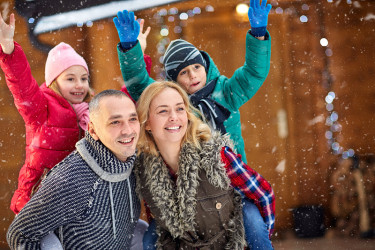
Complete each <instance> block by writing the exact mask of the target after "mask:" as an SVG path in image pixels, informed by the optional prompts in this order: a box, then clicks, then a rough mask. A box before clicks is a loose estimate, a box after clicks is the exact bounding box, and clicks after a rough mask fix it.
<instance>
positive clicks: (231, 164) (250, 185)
mask: <svg viewBox="0 0 375 250" xmlns="http://www.w3.org/2000/svg"><path fill="white" fill-rule="evenodd" d="M221 159H222V161H223V162H224V163H225V169H226V172H227V175H228V177H229V179H230V180H231V183H232V186H233V188H235V189H236V190H238V191H239V192H241V193H242V194H243V195H244V196H246V197H247V198H248V199H250V200H251V201H252V202H254V204H255V205H256V206H257V207H258V209H259V211H260V214H261V215H262V217H263V219H264V222H265V223H266V225H267V228H268V231H269V236H270V237H271V235H272V232H273V229H274V225H275V196H274V193H273V190H272V187H271V185H270V184H269V183H268V182H267V181H266V180H265V179H264V178H263V177H262V176H261V175H260V174H259V173H257V172H256V171H255V170H253V169H252V168H250V167H249V166H248V165H246V164H245V163H244V162H243V161H242V160H241V155H237V154H235V153H234V152H233V151H232V149H231V148H229V147H227V146H225V147H223V148H222V150H221Z"/></svg>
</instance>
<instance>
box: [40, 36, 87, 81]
mask: <svg viewBox="0 0 375 250" xmlns="http://www.w3.org/2000/svg"><path fill="white" fill-rule="evenodd" d="M74 65H80V66H83V67H84V68H85V69H86V70H87V73H89V70H88V67H87V64H86V61H85V59H83V57H82V56H80V55H78V54H77V52H76V51H75V50H74V49H73V48H72V47H71V46H70V45H69V44H66V43H59V44H58V45H56V46H55V47H54V48H52V49H51V50H50V51H49V52H48V57H47V61H46V71H45V77H46V85H47V87H48V86H49V85H50V84H51V83H52V82H53V81H54V80H55V79H56V78H57V77H58V76H59V75H60V74H61V73H62V72H64V71H65V70H66V69H67V68H69V67H71V66H74Z"/></svg>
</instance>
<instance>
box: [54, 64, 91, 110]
mask: <svg viewBox="0 0 375 250" xmlns="http://www.w3.org/2000/svg"><path fill="white" fill-rule="evenodd" d="M56 82H57V86H58V87H59V90H60V93H61V95H62V97H64V98H65V99H66V100H67V101H69V102H70V103H72V104H77V103H81V102H83V99H85V97H86V95H87V92H88V91H89V75H88V73H87V71H86V69H85V68H84V67H82V66H79V65H75V66H71V67H69V68H68V69H66V70H65V71H64V72H62V73H61V74H60V75H59V76H58V77H57V78H56Z"/></svg>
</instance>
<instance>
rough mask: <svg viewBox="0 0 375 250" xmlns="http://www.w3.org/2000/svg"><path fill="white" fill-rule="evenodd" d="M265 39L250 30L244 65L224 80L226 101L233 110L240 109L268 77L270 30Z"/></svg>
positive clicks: (247, 37) (247, 36)
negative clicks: (255, 35)
mask: <svg viewBox="0 0 375 250" xmlns="http://www.w3.org/2000/svg"><path fill="white" fill-rule="evenodd" d="M265 39H266V40H258V39H257V38H255V37H253V36H252V35H250V33H249V32H248V33H247V34H246V57H245V64H244V66H242V67H240V68H238V69H237V70H236V71H235V72H234V74H233V76H232V77H231V78H229V79H226V80H224V81H223V86H222V88H223V93H224V98H225V101H226V102H227V104H228V105H229V106H230V107H232V109H233V110H238V109H239V108H240V107H241V106H242V105H243V104H245V103H246V102H247V101H248V100H249V99H250V98H252V97H253V96H254V95H255V93H256V92H257V91H258V90H259V88H260V87H261V86H262V84H263V82H264V81H265V80H266V78H267V75H268V72H269V69H270V61H271V37H270V34H269V33H268V31H267V33H266V36H265Z"/></svg>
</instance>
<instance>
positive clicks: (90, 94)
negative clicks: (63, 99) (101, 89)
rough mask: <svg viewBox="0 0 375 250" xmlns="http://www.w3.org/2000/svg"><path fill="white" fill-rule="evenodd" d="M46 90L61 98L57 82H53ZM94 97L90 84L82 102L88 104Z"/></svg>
mask: <svg viewBox="0 0 375 250" xmlns="http://www.w3.org/2000/svg"><path fill="white" fill-rule="evenodd" d="M48 88H50V89H51V90H53V91H54V92H55V93H56V94H58V95H59V96H62V94H61V92H60V88H59V85H58V84H57V81H56V80H54V81H53V82H52V83H51V84H50V85H49V86H48ZM93 97H94V90H93V89H92V88H91V87H90V84H89V91H87V94H86V96H85V98H84V99H83V101H84V102H87V103H88V102H90V101H91V99H92V98H93Z"/></svg>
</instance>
